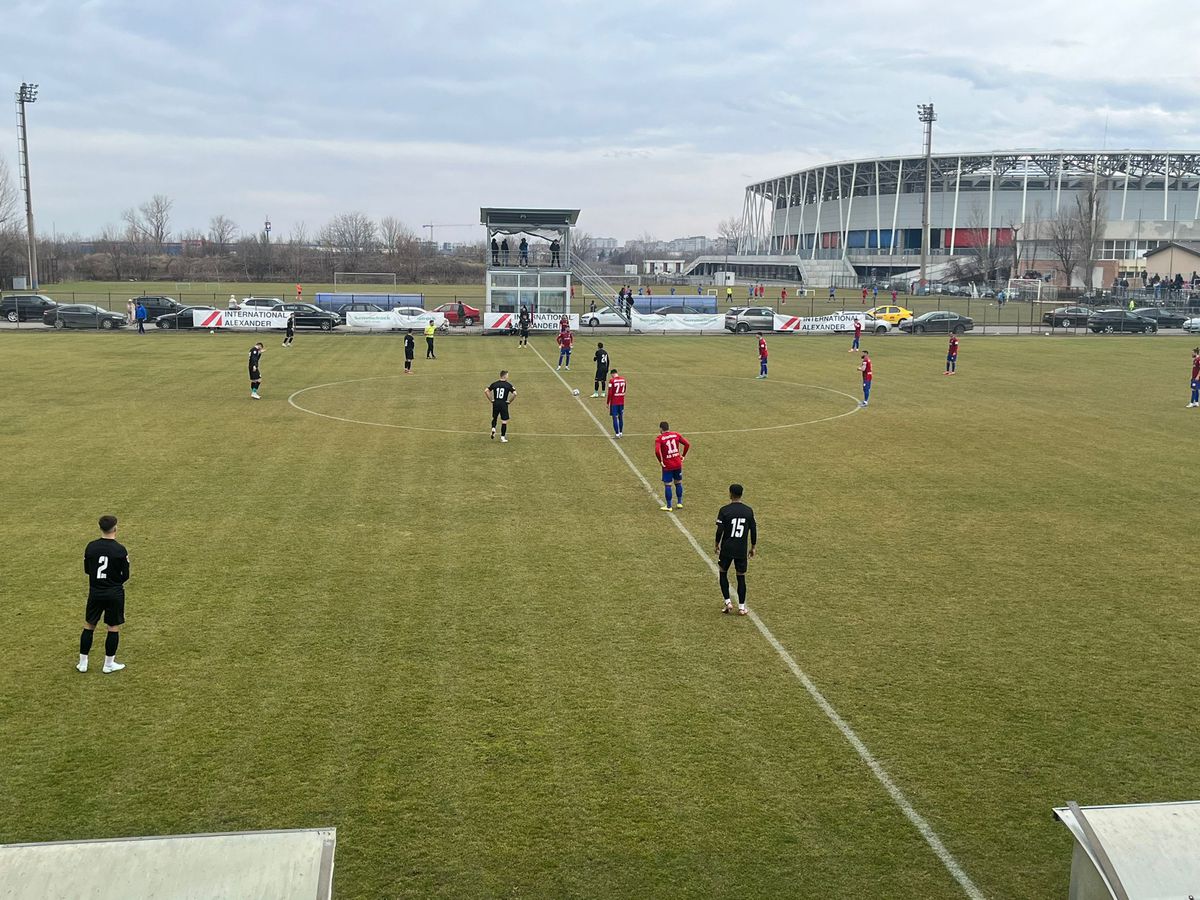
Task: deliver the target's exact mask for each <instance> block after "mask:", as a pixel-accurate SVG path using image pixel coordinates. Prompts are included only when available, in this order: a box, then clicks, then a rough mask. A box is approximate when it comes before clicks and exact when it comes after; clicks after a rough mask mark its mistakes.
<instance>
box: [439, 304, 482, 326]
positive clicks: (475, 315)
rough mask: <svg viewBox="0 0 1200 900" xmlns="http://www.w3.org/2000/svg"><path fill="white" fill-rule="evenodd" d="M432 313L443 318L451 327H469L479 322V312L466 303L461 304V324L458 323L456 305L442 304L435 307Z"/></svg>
mask: <svg viewBox="0 0 1200 900" xmlns="http://www.w3.org/2000/svg"><path fill="white" fill-rule="evenodd" d="M433 311H434V312H435V313H441V314H442V315H443V316H445V317H446V321H447V322H448V323H449V324H451V325H463V326H469V325H474V324H475V323H476V322H478V321H479V310H477V309H476V308H475V307H474V306H469V305H468V304H466V303H464V304H463V316H462V318H463V320H462V321H461V322H460V321H458V303H443V304H442V305H441V306H435V307H434V308H433Z"/></svg>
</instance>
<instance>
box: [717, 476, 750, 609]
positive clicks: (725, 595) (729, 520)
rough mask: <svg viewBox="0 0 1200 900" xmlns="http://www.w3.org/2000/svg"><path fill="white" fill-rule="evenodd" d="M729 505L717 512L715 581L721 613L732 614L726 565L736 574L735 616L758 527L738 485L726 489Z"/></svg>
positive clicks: (743, 596) (742, 598)
mask: <svg viewBox="0 0 1200 900" xmlns="http://www.w3.org/2000/svg"><path fill="white" fill-rule="evenodd" d="M729 501H730V502H729V503H728V504H726V505H725V506H722V507H721V511H720V512H718V513H717V538H716V543H717V566H718V568H719V569H720V570H721V574H720V576H719V582H720V585H721V597H722V599H723V600H724V601H725V605H724V607H723V608H722V610H721V612H723V613H731V612H733V601H732V600H730V599H729V565H730V563H732V564H733V567H734V571H735V572H736V573H737V592H738V615H740V616H744V615H746V613H747V610H746V567H747V560H749V559H750V558H751V557H753V556H754V545H755V544H757V543H758V525H757V524H756V523H755V521H754V510H752V509H751V508H750V507H749V506H747V505H746V504H745V503H743V502H742V486H741V485H740V484H731V485H730V486H729Z"/></svg>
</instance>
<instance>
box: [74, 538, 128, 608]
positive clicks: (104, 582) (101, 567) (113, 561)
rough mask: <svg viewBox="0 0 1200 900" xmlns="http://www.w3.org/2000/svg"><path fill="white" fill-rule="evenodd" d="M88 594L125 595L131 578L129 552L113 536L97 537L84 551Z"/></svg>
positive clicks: (93, 595) (98, 595)
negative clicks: (127, 583) (126, 585)
mask: <svg viewBox="0 0 1200 900" xmlns="http://www.w3.org/2000/svg"><path fill="white" fill-rule="evenodd" d="M83 571H84V572H86V573H87V577H88V596H91V597H124V596H125V582H126V581H128V580H129V552H128V551H127V550H126V549H125V548H124V547H122V546H121V545H120V544H118V543H117V542H116V541H114V540H113V539H112V538H97V539H96V540H94V541H92V542H91V543H90V544H88V545H87V548H86V549H85V550H84V551H83Z"/></svg>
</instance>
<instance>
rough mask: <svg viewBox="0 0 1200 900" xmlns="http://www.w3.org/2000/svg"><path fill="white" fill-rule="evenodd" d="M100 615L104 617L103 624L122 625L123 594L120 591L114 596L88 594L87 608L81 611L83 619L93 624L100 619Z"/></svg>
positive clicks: (123, 617)
mask: <svg viewBox="0 0 1200 900" xmlns="http://www.w3.org/2000/svg"><path fill="white" fill-rule="evenodd" d="M101 616H103V617H104V624H105V625H108V626H112V625H124V624H125V594H124V593H121V594H120V596H115V597H106V596H104V595H93V594H88V600H87V609H85V610H84V611H83V618H84V621H85V622H87V623H88V624H89V625H95V624H96V623H97V622H99V621H100V617H101Z"/></svg>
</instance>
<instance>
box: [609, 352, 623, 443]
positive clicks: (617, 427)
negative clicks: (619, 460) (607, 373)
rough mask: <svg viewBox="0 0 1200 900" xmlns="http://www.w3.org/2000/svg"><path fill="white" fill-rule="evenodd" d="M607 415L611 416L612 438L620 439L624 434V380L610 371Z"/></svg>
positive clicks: (616, 373)
mask: <svg viewBox="0 0 1200 900" xmlns="http://www.w3.org/2000/svg"><path fill="white" fill-rule="evenodd" d="M605 400H606V402H607V403H608V414H609V415H610V416H612V423H613V436H614V437H618V438H619V437H621V436H622V435H623V434H624V433H625V378H624V376H622V375H620V374H618V372H617V370H616V369H613V370H612V378H611V379H610V380H609V382H608V396H607V397H606V398H605Z"/></svg>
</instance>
